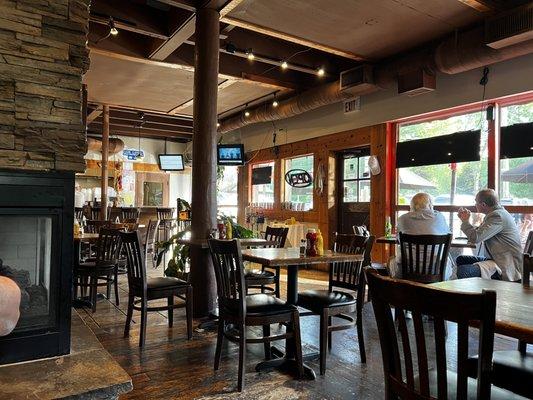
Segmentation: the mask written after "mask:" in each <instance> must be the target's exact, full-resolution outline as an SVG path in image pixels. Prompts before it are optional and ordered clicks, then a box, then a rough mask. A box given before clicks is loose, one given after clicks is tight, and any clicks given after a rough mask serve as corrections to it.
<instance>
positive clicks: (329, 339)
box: [328, 316, 332, 351]
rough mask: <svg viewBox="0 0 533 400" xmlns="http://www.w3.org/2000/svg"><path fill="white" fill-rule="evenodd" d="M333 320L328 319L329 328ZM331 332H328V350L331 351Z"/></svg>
mask: <svg viewBox="0 0 533 400" xmlns="http://www.w3.org/2000/svg"><path fill="white" fill-rule="evenodd" d="M331 322H332V318H331V316H329V317H328V327H329V326H331ZM331 333H332V332H331V331H328V350H329V351H331V342H332V341H331V336H332V335H331Z"/></svg>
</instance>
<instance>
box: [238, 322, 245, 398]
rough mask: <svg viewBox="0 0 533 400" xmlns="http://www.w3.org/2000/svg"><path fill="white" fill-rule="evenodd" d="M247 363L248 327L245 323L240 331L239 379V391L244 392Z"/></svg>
mask: <svg viewBox="0 0 533 400" xmlns="http://www.w3.org/2000/svg"><path fill="white" fill-rule="evenodd" d="M245 364H246V327H245V326H244V324H242V325H241V326H240V332H239V381H238V384H237V386H238V389H239V392H242V390H243V389H244V374H245V372H246V371H245V368H244V366H245Z"/></svg>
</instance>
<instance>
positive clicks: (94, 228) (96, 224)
mask: <svg viewBox="0 0 533 400" xmlns="http://www.w3.org/2000/svg"><path fill="white" fill-rule="evenodd" d="M106 226H108V221H101V220H98V219H88V220H87V221H86V222H85V232H87V233H99V232H100V229H101V228H104V227H106Z"/></svg>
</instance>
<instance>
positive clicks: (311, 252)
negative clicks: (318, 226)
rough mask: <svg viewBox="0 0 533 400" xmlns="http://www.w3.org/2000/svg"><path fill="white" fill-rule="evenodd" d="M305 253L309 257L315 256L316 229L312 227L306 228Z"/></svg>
mask: <svg viewBox="0 0 533 400" xmlns="http://www.w3.org/2000/svg"><path fill="white" fill-rule="evenodd" d="M305 237H306V239H307V255H308V256H310V257H315V256H316V231H315V230H314V229H308V230H307V235H305Z"/></svg>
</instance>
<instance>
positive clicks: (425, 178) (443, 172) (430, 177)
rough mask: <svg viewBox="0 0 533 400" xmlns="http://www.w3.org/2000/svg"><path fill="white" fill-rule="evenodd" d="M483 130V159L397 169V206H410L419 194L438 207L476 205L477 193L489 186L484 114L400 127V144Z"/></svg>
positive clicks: (481, 140) (471, 114) (463, 115)
mask: <svg viewBox="0 0 533 400" xmlns="http://www.w3.org/2000/svg"><path fill="white" fill-rule="evenodd" d="M477 129H481V136H480V160H479V161H468V162H457V163H448V164H436V165H423V166H416V167H406V168H399V169H398V174H397V175H398V199H397V204H400V205H402V204H409V202H410V201H411V198H412V197H413V196H414V195H415V194H416V193H418V192H421V191H422V192H427V193H429V194H431V195H432V196H433V198H434V201H435V204H436V205H458V206H472V205H474V196H475V194H476V193H477V191H478V190H480V189H482V188H484V187H486V186H487V169H488V168H487V163H488V161H487V159H488V155H487V154H488V153H487V137H488V134H487V124H486V122H485V118H484V113H480V112H474V113H469V114H462V115H455V116H452V117H449V118H445V119H440V120H434V121H427V122H419V123H411V124H405V125H400V127H399V131H398V142H406V141H410V140H418V139H428V138H435V137H437V136H442V135H450V134H452V133H455V132H463V131H469V130H477Z"/></svg>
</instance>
